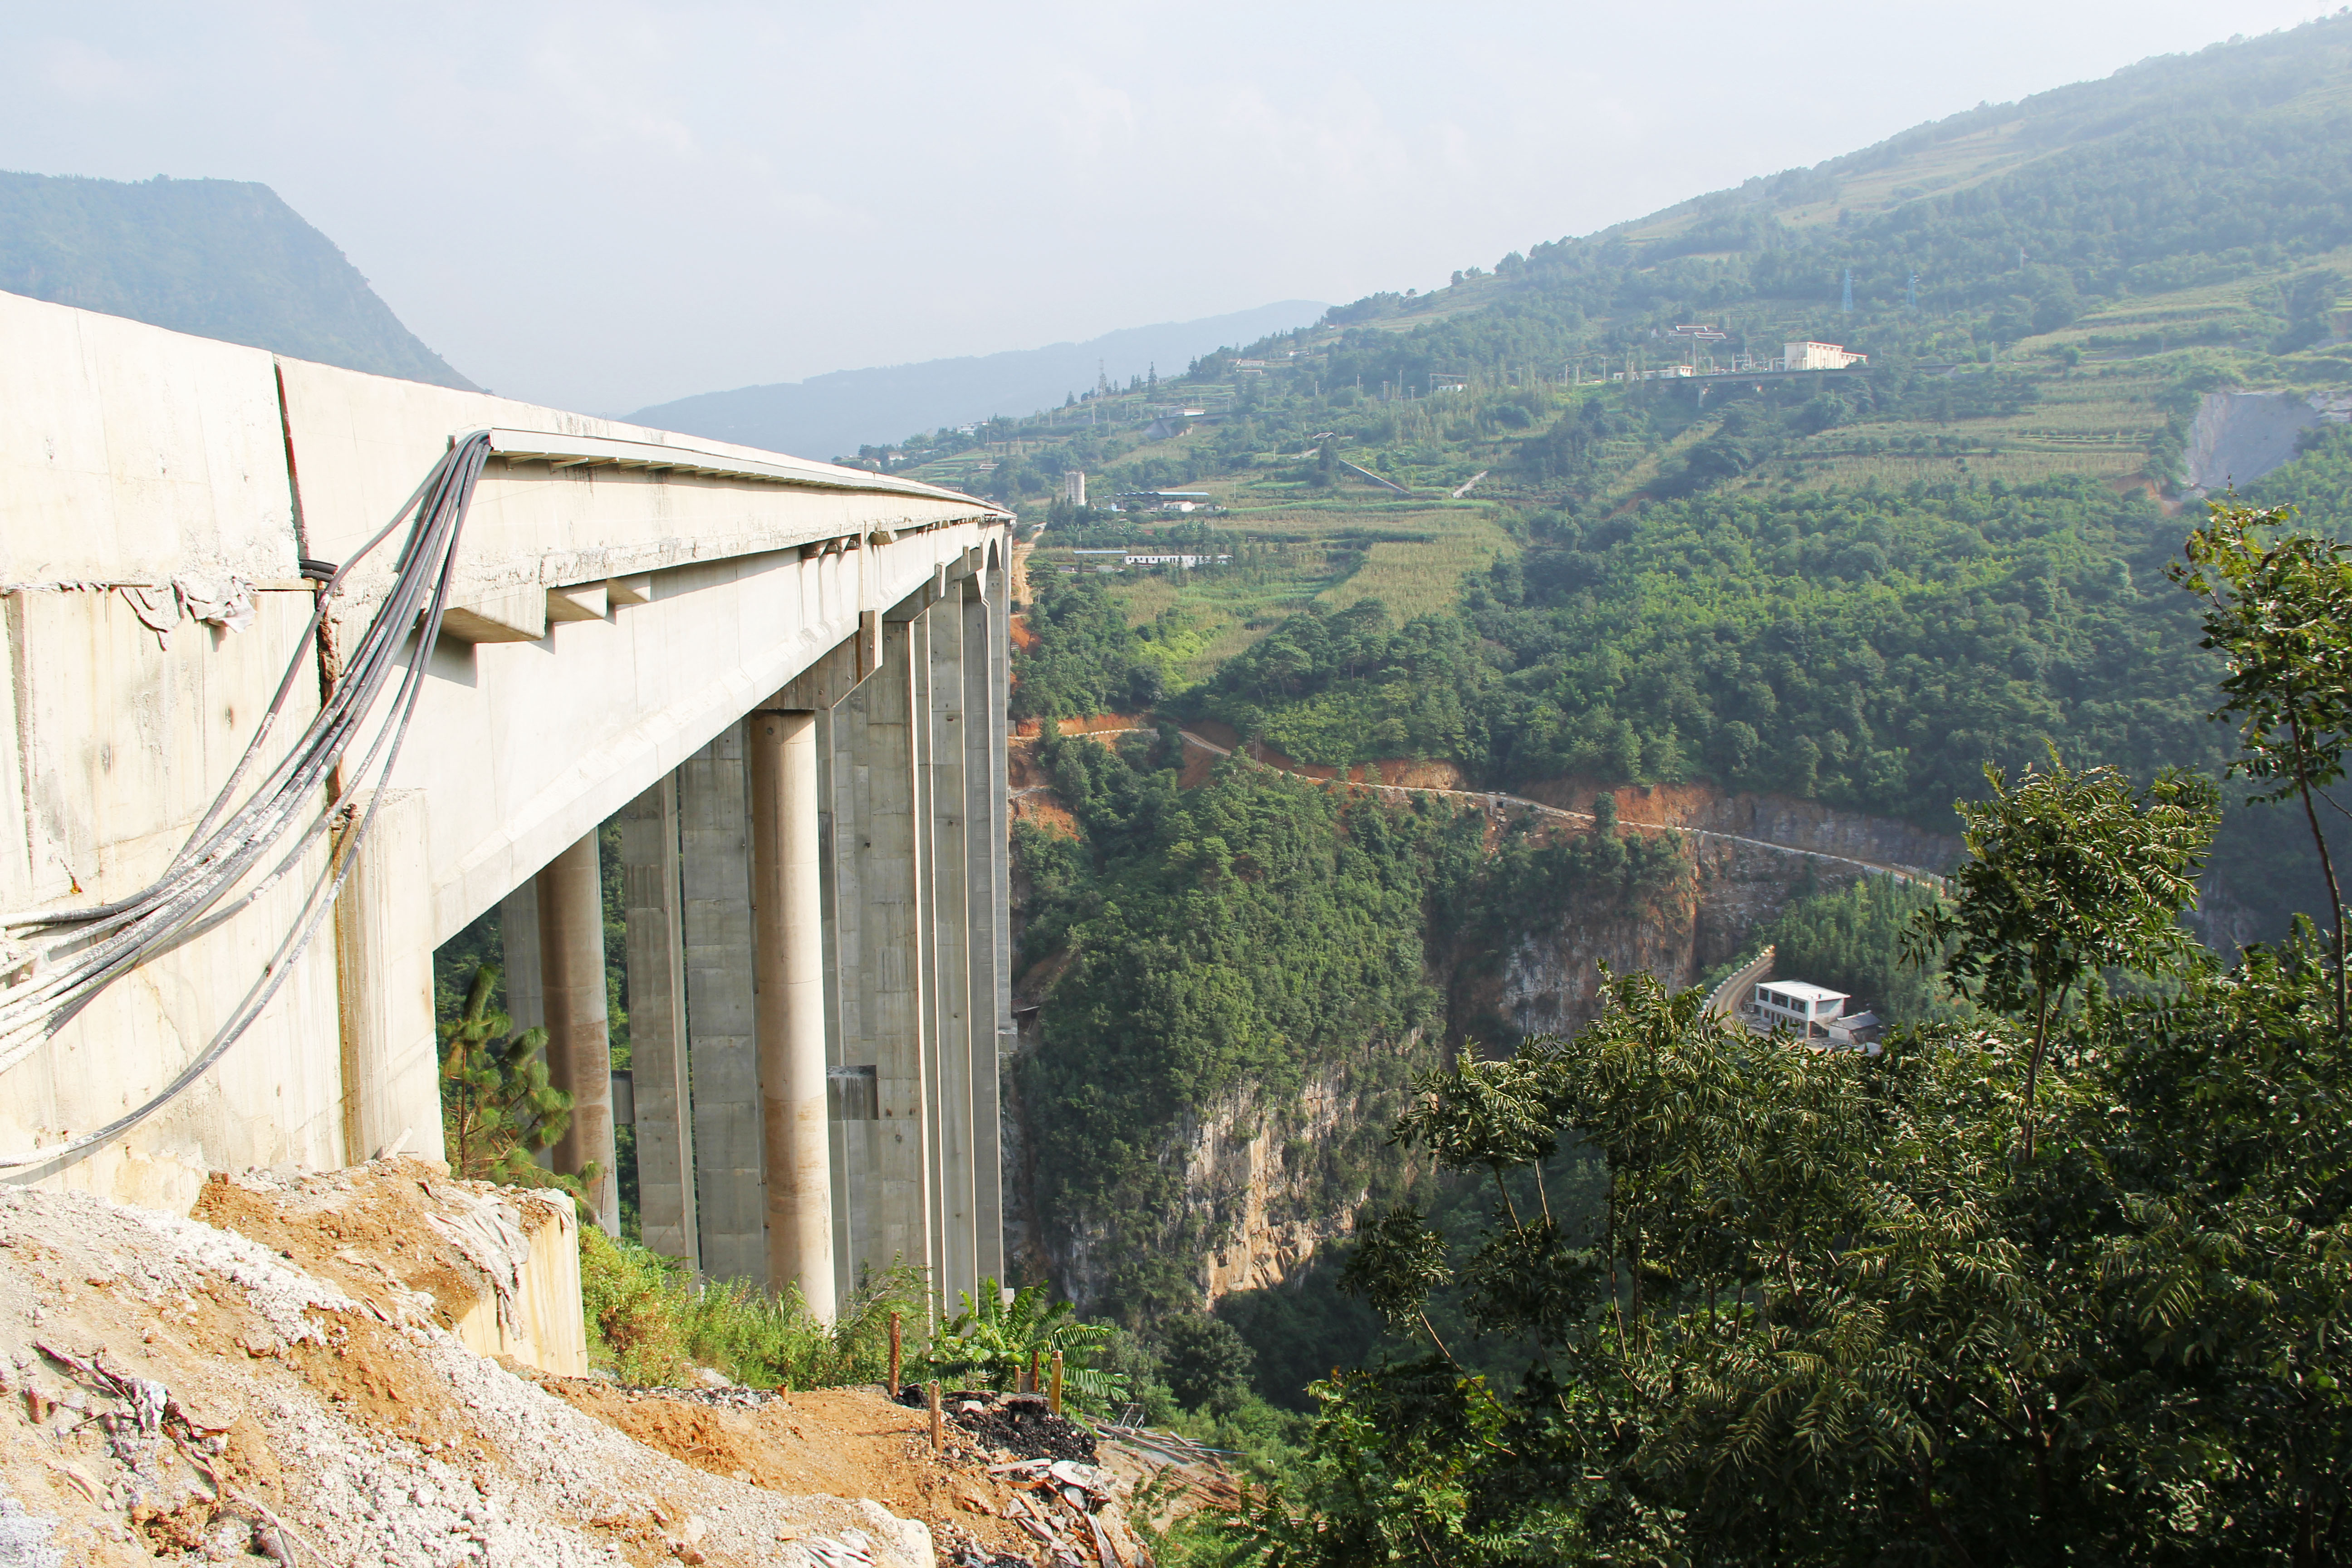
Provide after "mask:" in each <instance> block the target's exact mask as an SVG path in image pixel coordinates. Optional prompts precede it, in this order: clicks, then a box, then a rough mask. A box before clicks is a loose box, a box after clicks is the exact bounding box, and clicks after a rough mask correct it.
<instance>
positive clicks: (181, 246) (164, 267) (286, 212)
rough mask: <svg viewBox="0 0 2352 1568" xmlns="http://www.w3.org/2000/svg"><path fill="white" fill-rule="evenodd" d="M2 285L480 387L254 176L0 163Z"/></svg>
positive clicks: (276, 347)
mask: <svg viewBox="0 0 2352 1568" xmlns="http://www.w3.org/2000/svg"><path fill="white" fill-rule="evenodd" d="M0 289H5V290H7V291H8V292H10V293H13V294H25V295H29V296H30V297H31V298H33V299H36V300H50V301H53V302H54V303H57V304H60V305H74V306H79V308H81V309H82V310H103V311H105V312H106V313H107V314H108V315H110V316H128V317H130V318H131V320H133V321H147V322H150V323H152V324H153V325H155V326H158V327H169V328H170V329H172V330H173V331H177V332H193V333H195V334H197V335H199V336H202V337H207V338H221V339H225V340H226V341H227V342H233V343H249V344H251V345H252V346H253V347H255V348H261V349H270V350H273V351H275V352H277V353H284V354H290V355H293V356H295V357H297V358H300V359H308V360H317V361H319V362H320V363H323V364H336V365H342V366H344V367H345V368H347V369H350V370H363V371H368V372H371V373H373V374H377V375H396V376H400V377H403V378H404V379H406V380H409V381H427V382H432V383H435V384H438V385H441V386H457V387H465V388H467V389H471V388H472V386H473V383H472V382H469V381H467V379H466V378H465V377H464V376H462V375H459V374H457V372H456V371H454V370H452V369H450V368H449V365H448V363H447V362H446V361H445V360H443V359H442V358H441V356H440V355H439V354H436V353H434V352H433V351H432V350H431V349H428V348H426V347H425V345H424V344H423V343H421V342H418V341H417V340H416V337H415V334H414V333H412V332H411V331H409V330H408V329H407V328H406V327H404V326H402V325H401V324H400V318H399V317H397V316H395V315H394V314H393V313H392V307H390V306H389V305H386V304H385V303H384V302H383V300H380V299H378V298H377V297H376V294H375V291H374V290H373V289H370V288H369V287H368V281H367V279H365V278H362V277H361V276H360V273H359V269H358V268H354V267H353V266H352V264H351V262H350V261H348V260H346V259H345V258H344V256H343V253H342V252H341V251H340V250H338V249H337V248H335V245H334V242H333V241H331V240H330V239H329V238H328V237H326V236H325V235H323V234H320V232H319V231H318V230H317V229H315V228H312V227H311V226H310V225H309V224H307V223H305V222H303V221H302V216H301V215H300V214H299V213H297V212H296V211H295V210H294V209H293V208H292V207H289V206H288V205H286V204H285V203H284V202H283V201H281V200H279V199H278V193H277V192H275V191H273V190H271V189H270V188H269V187H268V185H260V184H252V183H250V182H247V181H244V180H171V179H165V178H163V176H161V175H158V176H157V177H156V178H154V179H152V180H147V181H142V182H140V183H138V184H124V183H122V182H121V181H116V180H92V179H84V178H80V177H79V176H71V175H68V176H64V177H54V176H50V175H47V174H13V173H8V172H5V171H0Z"/></svg>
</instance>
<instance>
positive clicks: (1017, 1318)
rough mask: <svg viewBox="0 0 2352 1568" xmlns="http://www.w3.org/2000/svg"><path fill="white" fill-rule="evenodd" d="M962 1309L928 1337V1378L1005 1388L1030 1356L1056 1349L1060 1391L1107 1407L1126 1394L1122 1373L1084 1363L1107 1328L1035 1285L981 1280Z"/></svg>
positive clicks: (1044, 1359)
mask: <svg viewBox="0 0 2352 1568" xmlns="http://www.w3.org/2000/svg"><path fill="white" fill-rule="evenodd" d="M962 1301H963V1310H962V1311H961V1312H959V1313H958V1314H957V1315H956V1317H955V1320H954V1321H952V1322H950V1323H949V1324H948V1326H947V1329H946V1331H944V1332H942V1333H941V1334H940V1336H939V1338H937V1339H936V1340H934V1341H932V1342H931V1348H930V1352H929V1357H928V1358H927V1359H928V1361H929V1367H930V1370H931V1372H932V1373H933V1374H934V1375H936V1376H937V1377H939V1378H940V1380H941V1381H942V1382H950V1383H954V1384H960V1385H961V1386H963V1387H967V1388H987V1389H994V1390H997V1391H999V1392H1010V1391H1012V1390H1013V1389H1014V1388H1017V1387H1018V1386H1019V1380H1020V1377H1021V1375H1022V1374H1023V1373H1025V1372H1027V1371H1028V1370H1029V1368H1030V1366H1031V1364H1032V1362H1033V1358H1034V1362H1035V1363H1037V1364H1041V1365H1042V1364H1044V1363H1048V1362H1050V1361H1051V1360H1052V1359H1053V1356H1054V1352H1055V1351H1059V1352H1062V1394H1063V1397H1064V1398H1065V1399H1067V1400H1072V1401H1075V1402H1076V1403H1077V1404H1079V1405H1084V1406H1086V1407H1087V1408H1090V1409H1107V1408H1108V1407H1109V1405H1111V1403H1112V1402H1113V1401H1115V1400H1117V1399H1119V1398H1121V1397H1123V1396H1124V1395H1125V1394H1126V1393H1127V1379H1126V1377H1125V1376H1124V1375H1122V1374H1120V1373H1113V1372H1106V1371H1103V1370H1102V1369H1100V1368H1097V1367H1093V1366H1089V1365H1088V1364H1087V1363H1088V1362H1090V1361H1091V1360H1092V1359H1093V1358H1094V1355H1095V1352H1097V1351H1098V1350H1100V1349H1101V1347H1102V1344H1103V1342H1104V1341H1106V1340H1108V1339H1109V1338H1110V1329H1109V1328H1108V1326H1107V1325H1105V1324H1101V1323H1089V1322H1087V1321H1084V1320H1082V1319H1080V1318H1079V1317H1078V1315H1077V1310H1076V1308H1074V1307H1072V1306H1071V1305H1070V1303H1069V1302H1067V1301H1055V1300H1053V1299H1052V1298H1051V1296H1050V1295H1049V1294H1048V1293H1047V1291H1046V1289H1045V1287H1044V1286H1042V1285H1024V1286H1023V1287H1021V1289H1018V1290H1006V1289H1001V1288H1000V1287H999V1286H998V1285H997V1283H996V1281H995V1280H994V1279H982V1281H981V1282H980V1291H979V1294H978V1296H977V1297H974V1296H972V1295H970V1294H965V1295H963V1297H962Z"/></svg>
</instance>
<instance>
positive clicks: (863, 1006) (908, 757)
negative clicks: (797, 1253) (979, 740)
mask: <svg viewBox="0 0 2352 1568" xmlns="http://www.w3.org/2000/svg"><path fill="white" fill-rule="evenodd" d="M920 614H921V599H920V596H919V595H918V596H917V597H916V598H915V599H914V600H913V601H911V602H910V603H909V604H908V605H901V606H900V607H898V608H897V609H894V610H892V611H890V612H888V613H887V614H886V615H885V616H884V617H883V620H882V622H881V627H880V637H881V651H880V658H879V661H878V668H877V670H876V672H875V674H874V675H873V677H872V678H871V679H868V680H866V682H864V683H863V684H862V685H860V686H859V687H858V688H857V689H856V691H855V692H853V693H852V694H851V695H850V696H849V697H848V698H847V699H846V700H844V701H843V702H842V703H841V704H840V706H838V707H837V708H835V710H834V711H833V733H834V749H835V775H834V791H833V808H834V835H833V836H834V844H835V851H834V887H835V910H834V930H835V938H836V946H835V963H836V964H837V965H838V967H839V971H840V983H839V1006H840V1016H841V1046H840V1054H841V1062H842V1065H843V1067H844V1068H847V1069H855V1068H867V1067H870V1068H872V1069H873V1072H874V1079H873V1101H872V1108H871V1110H870V1111H869V1112H867V1114H870V1116H871V1117H872V1120H871V1121H867V1122H866V1124H865V1125H864V1127H863V1128H845V1134H846V1136H845V1158H846V1159H847V1161H848V1163H849V1164H850V1167H851V1174H852V1178H853V1179H852V1184H851V1191H852V1193H854V1194H856V1213H855V1215H853V1216H852V1219H851V1224H850V1227H849V1228H850V1232H851V1242H852V1250H853V1251H854V1253H855V1255H856V1264H855V1267H857V1268H865V1269H868V1270H871V1271H872V1272H873V1273H875V1274H877V1275H878V1274H880V1273H881V1272H883V1271H884V1270H886V1269H887V1268H891V1267H893V1266H894V1265H898V1264H915V1265H919V1266H925V1267H928V1266H929V1265H930V1264H931V1262H932V1257H931V1251H932V1247H931V1234H930V1230H931V1227H930V1224H929V1213H930V1182H931V1174H932V1173H931V1166H930V1162H929V1158H928V1148H927V1144H928V1137H929V1135H928V1131H927V1126H926V1124H927V1121H928V1120H929V1085H928V1083H927V1081H926V1080H927V1078H928V1073H927V1063H926V1057H927V1054H928V1053H927V1047H928V1041H927V1039H926V1031H927V1025H928V1018H927V1016H926V1015H927V1011H928V1009H927V1007H926V1005H925V999H924V994H923V986H924V982H925V978H926V977H925V973H924V970H923V963H922V956H923V955H922V945H923V944H922V942H921V940H920V936H919V927H920V926H921V925H922V924H923V921H922V920H921V918H920V914H919V911H920V910H921V908H922V900H923V889H922V882H921V877H920V868H919V863H918V856H917V853H916V840H917V838H918V837H919V835H918V833H917V831H916V823H917V821H918V816H917V812H916V795H917V790H916V787H915V784H916V772H917V767H916V761H917V757H918V754H919V750H920V746H919V742H918V740H917V738H916V736H917V731H919V729H920V728H921V726H919V725H918V724H917V723H916V721H915V719H916V712H917V710H916V707H915V699H916V680H915V671H916V668H918V665H917V661H916V659H915V658H914V657H913V656H914V650H915V649H916V647H918V646H919V638H918V635H917V627H918V626H919V622H918V621H917V620H915V619H911V618H909V617H912V616H919V615H920Z"/></svg>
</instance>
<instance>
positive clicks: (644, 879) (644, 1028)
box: [620, 774, 702, 1270]
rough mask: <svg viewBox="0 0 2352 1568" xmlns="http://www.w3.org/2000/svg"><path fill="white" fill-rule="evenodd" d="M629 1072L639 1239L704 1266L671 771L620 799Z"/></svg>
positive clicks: (674, 790)
mask: <svg viewBox="0 0 2352 1568" xmlns="http://www.w3.org/2000/svg"><path fill="white" fill-rule="evenodd" d="M620 824H621V875H622V877H623V878H624V879H625V883H626V889H625V895H624V898H625V902H624V908H625V910H626V913H627V920H628V923H629V1046H630V1058H629V1059H630V1073H631V1076H632V1078H633V1079H634V1081H635V1086H636V1101H637V1122H636V1131H637V1214H638V1219H639V1223H640V1225H641V1226H642V1228H643V1230H644V1234H645V1240H646V1246H647V1247H651V1248H652V1249H653V1250H654V1251H656V1252H658V1253H661V1254H662V1255H663V1256H664V1257H667V1258H685V1259H686V1260H687V1262H688V1264H689V1265H691V1266H692V1267H693V1268H696V1269H697V1270H699V1269H700V1268H701V1267H702V1258H701V1238H700V1237H698V1235H697V1234H696V1232H695V1212H694V1128H693V1125H692V1121H691V1114H692V1112H691V1105H692V1099H691V1095H690V1093H689V1090H688V1077H687V1057H686V931H685V926H684V924H683V922H682V920H681V911H680V910H679V907H678V906H679V875H678V856H677V777H676V775H674V774H673V775H672V776H670V777H668V778H665V779H663V780H662V782H661V783H659V784H656V785H655V786H654V787H653V788H651V789H649V790H647V791H646V793H645V794H643V795H639V796H637V798H636V799H635V800H633V801H631V802H630V803H629V804H628V805H626V806H625V807H624V808H623V809H622V811H621V814H620Z"/></svg>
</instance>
